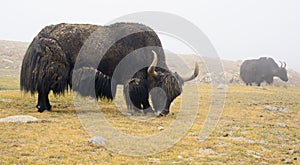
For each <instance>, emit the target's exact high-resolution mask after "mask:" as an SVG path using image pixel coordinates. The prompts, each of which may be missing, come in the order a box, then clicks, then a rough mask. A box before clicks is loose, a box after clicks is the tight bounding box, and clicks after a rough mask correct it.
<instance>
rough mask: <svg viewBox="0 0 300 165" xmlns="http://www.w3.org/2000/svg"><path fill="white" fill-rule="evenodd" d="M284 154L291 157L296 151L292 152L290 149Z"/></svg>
mask: <svg viewBox="0 0 300 165" xmlns="http://www.w3.org/2000/svg"><path fill="white" fill-rule="evenodd" d="M286 153H287V154H289V155H293V154H295V153H296V151H295V150H292V149H290V150H288V151H287V152H286Z"/></svg>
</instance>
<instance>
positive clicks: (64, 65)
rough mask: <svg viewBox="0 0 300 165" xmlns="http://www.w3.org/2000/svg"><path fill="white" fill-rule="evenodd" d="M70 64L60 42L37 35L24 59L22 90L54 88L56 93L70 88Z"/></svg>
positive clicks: (21, 78)
mask: <svg viewBox="0 0 300 165" xmlns="http://www.w3.org/2000/svg"><path fill="white" fill-rule="evenodd" d="M69 70H70V68H69V64H68V61H67V58H66V54H65V53H64V52H63V50H62V48H61V47H60V46H59V43H58V42H57V41H56V40H54V39H50V38H42V37H39V36H37V37H35V38H34V40H33V41H32V42H31V44H30V45H29V47H28V49H27V51H26V54H25V56H24V59H23V63H22V68H21V75H20V80H21V81H20V86H21V90H23V91H25V92H30V93H31V94H34V93H35V92H38V91H42V90H53V92H54V93H55V94H60V93H63V92H64V91H65V90H66V89H68V83H69Z"/></svg>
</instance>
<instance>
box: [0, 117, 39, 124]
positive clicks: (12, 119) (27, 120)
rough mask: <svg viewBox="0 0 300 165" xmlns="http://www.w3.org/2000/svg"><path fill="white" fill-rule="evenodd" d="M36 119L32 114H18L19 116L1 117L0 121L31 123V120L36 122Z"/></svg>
mask: <svg viewBox="0 0 300 165" xmlns="http://www.w3.org/2000/svg"><path fill="white" fill-rule="evenodd" d="M37 121H38V119H37V118H36V117H32V116H26V115H19V116H9V117H6V118H1V119H0V122H6V123H8V122H13V123H31V122H37Z"/></svg>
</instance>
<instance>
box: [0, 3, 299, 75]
mask: <svg viewBox="0 0 300 165" xmlns="http://www.w3.org/2000/svg"><path fill="white" fill-rule="evenodd" d="M299 7H300V1H297V0H289V1H283V0H263V1H262V0H261V1H258V0H243V1H238V0H226V1H222V0H210V1H208V0H207V1H195V0H194V1H169V0H168V1H160V0H151V1H138V0H129V1H117V0H101V1H100V0H86V1H75V0H74V1H69V0H67V1H61V0H51V1H49V0H46V1H38V0H26V1H17V0H10V1H2V2H1V6H0V19H1V26H0V40H13V41H24V42H31V41H32V39H33V38H34V36H35V35H37V33H38V32H39V31H40V30H41V29H42V28H43V27H45V26H47V25H50V24H57V23H62V22H65V23H89V24H98V25H104V24H106V23H108V22H110V21H111V20H113V19H116V18H118V17H120V16H123V15H126V14H130V13H135V12H142V11H162V12H168V13H171V14H176V15H178V16H181V17H183V18H185V19H187V20H189V21H190V22H192V23H194V24H195V25H197V26H198V28H199V29H201V30H202V31H203V32H204V33H205V34H206V35H207V36H208V38H209V39H210V41H211V42H212V44H213V45H214V47H215V49H216V50H217V52H218V54H219V57H220V58H222V59H228V60H245V59H251V58H258V57H261V56H268V57H273V58H274V59H275V60H276V61H277V62H279V61H285V62H287V68H288V69H294V70H297V71H298V72H300V65H299V59H300V56H299V55H300V49H299V48H298V44H299V43H300V10H299ZM174 28H176V27H174ZM154 30H155V29H154ZM159 36H160V38H161V40H162V43H163V46H164V48H166V49H168V50H170V51H172V52H174V53H179V54H193V52H192V50H190V49H189V48H188V47H187V46H185V45H184V44H182V43H180V42H179V41H177V40H175V39H174V38H171V37H169V36H165V35H162V34H159Z"/></svg>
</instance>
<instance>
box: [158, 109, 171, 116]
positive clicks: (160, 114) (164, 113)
mask: <svg viewBox="0 0 300 165" xmlns="http://www.w3.org/2000/svg"><path fill="white" fill-rule="evenodd" d="M168 114H169V111H168V110H163V111H161V112H160V113H159V116H167V115H168Z"/></svg>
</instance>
